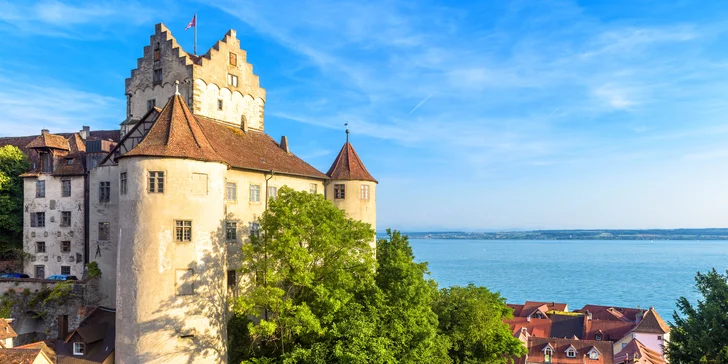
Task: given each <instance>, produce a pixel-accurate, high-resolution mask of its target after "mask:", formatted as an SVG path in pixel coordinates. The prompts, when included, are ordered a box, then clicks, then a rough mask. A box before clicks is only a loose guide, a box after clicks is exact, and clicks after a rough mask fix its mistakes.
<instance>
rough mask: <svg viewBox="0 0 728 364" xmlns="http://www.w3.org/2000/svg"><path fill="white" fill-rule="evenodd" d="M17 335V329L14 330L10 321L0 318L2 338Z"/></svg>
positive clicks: (0, 335)
mask: <svg viewBox="0 0 728 364" xmlns="http://www.w3.org/2000/svg"><path fill="white" fill-rule="evenodd" d="M15 337H18V334H16V333H15V330H13V328H12V327H10V323H9V322H8V321H7V320H5V319H3V318H0V340H5V339H9V338H15Z"/></svg>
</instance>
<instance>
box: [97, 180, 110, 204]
mask: <svg viewBox="0 0 728 364" xmlns="http://www.w3.org/2000/svg"><path fill="white" fill-rule="evenodd" d="M109 200H111V182H99V202H109Z"/></svg>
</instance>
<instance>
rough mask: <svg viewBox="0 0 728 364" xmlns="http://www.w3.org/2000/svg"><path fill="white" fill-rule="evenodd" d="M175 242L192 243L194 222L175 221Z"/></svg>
mask: <svg viewBox="0 0 728 364" xmlns="http://www.w3.org/2000/svg"><path fill="white" fill-rule="evenodd" d="M174 224H175V233H174V236H175V240H177V241H192V221H190V220H175V221H174Z"/></svg>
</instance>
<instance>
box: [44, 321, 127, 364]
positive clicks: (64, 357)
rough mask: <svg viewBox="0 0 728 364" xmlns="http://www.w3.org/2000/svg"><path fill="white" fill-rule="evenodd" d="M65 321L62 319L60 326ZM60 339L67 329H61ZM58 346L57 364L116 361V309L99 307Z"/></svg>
mask: <svg viewBox="0 0 728 364" xmlns="http://www.w3.org/2000/svg"><path fill="white" fill-rule="evenodd" d="M62 321H63V320H59V323H60V322H62ZM58 330H59V336H62V335H63V332H64V331H67V330H68V327H65V328H59V329H58ZM65 336H66V338H65V340H59V341H58V342H57V343H56V355H57V356H58V364H92V363H104V364H111V363H114V361H115V355H114V352H115V342H114V341H115V339H116V310H114V309H111V308H107V307H98V308H96V309H95V310H93V311H92V312H91V313H90V314H89V315H88V317H86V318H85V319H84V320H83V321H81V323H80V324H79V326H78V328H76V329H75V330H73V331H71V332H70V333H69V334H68V335H65Z"/></svg>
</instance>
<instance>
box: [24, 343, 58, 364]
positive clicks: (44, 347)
mask: <svg viewBox="0 0 728 364" xmlns="http://www.w3.org/2000/svg"><path fill="white" fill-rule="evenodd" d="M16 349H40V350H41V351H43V354H45V356H46V357H47V358H48V359H50V361H51V363H55V362H56V351H55V350H53V349H52V348H51V347H50V346H48V344H47V343H46V342H45V341H37V342H34V343H30V344H25V345H21V346H18V347H16Z"/></svg>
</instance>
